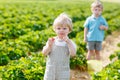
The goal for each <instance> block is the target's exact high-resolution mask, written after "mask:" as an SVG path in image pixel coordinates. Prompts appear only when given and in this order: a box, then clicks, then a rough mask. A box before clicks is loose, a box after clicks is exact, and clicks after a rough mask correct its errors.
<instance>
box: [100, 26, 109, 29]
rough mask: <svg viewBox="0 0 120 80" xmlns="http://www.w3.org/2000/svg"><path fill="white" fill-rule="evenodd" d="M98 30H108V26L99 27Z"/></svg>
mask: <svg viewBox="0 0 120 80" xmlns="http://www.w3.org/2000/svg"><path fill="white" fill-rule="evenodd" d="M100 30H108V26H104V25H101V26H100Z"/></svg>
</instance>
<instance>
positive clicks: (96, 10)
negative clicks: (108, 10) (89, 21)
mask: <svg viewBox="0 0 120 80" xmlns="http://www.w3.org/2000/svg"><path fill="white" fill-rule="evenodd" d="M92 13H93V14H94V15H95V17H98V16H100V15H101V13H102V9H101V8H100V7H95V8H92Z"/></svg>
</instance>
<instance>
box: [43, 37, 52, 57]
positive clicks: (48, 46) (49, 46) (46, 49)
mask: <svg viewBox="0 0 120 80" xmlns="http://www.w3.org/2000/svg"><path fill="white" fill-rule="evenodd" d="M53 42H54V38H49V39H48V41H47V43H46V45H45V46H44V47H43V50H42V53H43V54H44V55H45V56H46V55H48V54H49V53H50V51H51V49H52V45H53Z"/></svg>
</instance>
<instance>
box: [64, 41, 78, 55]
mask: <svg viewBox="0 0 120 80" xmlns="http://www.w3.org/2000/svg"><path fill="white" fill-rule="evenodd" d="M65 41H66V43H67V44H68V48H69V52H70V55H71V56H75V55H76V45H75V44H74V43H73V42H72V41H71V40H70V39H66V40H65Z"/></svg>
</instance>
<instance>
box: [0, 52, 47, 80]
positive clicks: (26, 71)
mask: <svg viewBox="0 0 120 80" xmlns="http://www.w3.org/2000/svg"><path fill="white" fill-rule="evenodd" d="M44 70H45V61H44V57H43V56H42V54H41V53H40V54H37V53H32V55H31V56H29V57H26V58H24V57H22V58H21V59H20V60H15V61H11V62H10V63H9V64H8V65H7V66H5V67H3V68H2V69H1V71H0V72H2V79H3V80H8V79H9V80H42V79H43V74H44Z"/></svg>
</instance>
